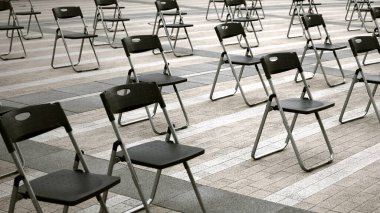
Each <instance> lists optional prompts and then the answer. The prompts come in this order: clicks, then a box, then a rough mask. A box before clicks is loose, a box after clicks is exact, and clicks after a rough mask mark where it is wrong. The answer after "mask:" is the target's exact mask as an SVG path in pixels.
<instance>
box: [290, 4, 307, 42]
mask: <svg viewBox="0 0 380 213" xmlns="http://www.w3.org/2000/svg"><path fill="white" fill-rule="evenodd" d="M303 2H304V0H292V4H291V6H290V9H289V15H290V16H291V19H290V24H289V27H288V32H287V34H286V36H287V37H288V38H298V37H302V36H303V35H304V34H305V31H304V29H303V26H302V21H301V17H302V16H303V14H305V9H304V6H303ZM296 16H297V17H298V21H299V23H294V18H295V17H296ZM293 25H301V28H302V35H297V36H291V35H290V31H291V28H292V26H293Z"/></svg>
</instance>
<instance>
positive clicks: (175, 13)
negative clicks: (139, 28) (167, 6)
mask: <svg viewBox="0 0 380 213" xmlns="http://www.w3.org/2000/svg"><path fill="white" fill-rule="evenodd" d="M220 1H221V0H220ZM223 1H224V0H223ZM162 15H163V16H166V17H173V22H172V23H173V24H175V23H177V18H178V17H179V15H181V16H184V15H187V12H183V11H180V10H173V11H170V10H169V11H166V12H163V13H162ZM160 19H161V17H160V13H159V12H156V18H155V19H154V23H153V32H152V34H155V32H156V30H157V25H158V24H159V23H158V22H159V20H160ZM171 29H172V30H171V32H170V39H171V40H175V37H174V36H173V33H174V29H175V28H171ZM159 37H166V35H165V36H159ZM177 39H186V37H182V38H177Z"/></svg>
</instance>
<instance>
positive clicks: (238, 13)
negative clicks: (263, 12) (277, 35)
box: [224, 0, 262, 48]
mask: <svg viewBox="0 0 380 213" xmlns="http://www.w3.org/2000/svg"><path fill="white" fill-rule="evenodd" d="M224 4H225V5H226V9H227V15H226V20H225V23H229V22H239V23H243V27H244V29H245V30H246V31H247V32H250V33H253V34H254V36H255V39H256V43H257V44H256V45H254V46H250V47H258V46H259V45H260V42H259V39H258V37H257V34H256V29H255V27H254V25H253V22H254V21H259V23H260V24H261V21H260V18H259V17H258V18H254V17H252V16H251V15H252V13H251V12H250V11H249V10H248V9H247V2H246V1H245V0H224ZM242 6H243V7H244V8H242ZM243 12H244V13H245V14H243ZM257 16H258V15H257ZM249 26H250V27H251V28H252V29H251V30H249V29H248V28H249ZM261 30H262V29H261ZM257 31H260V30H257ZM242 39H243V36H238V37H237V40H238V44H239V45H240V47H241V48H247V47H246V46H243V45H242V44H241V40H242Z"/></svg>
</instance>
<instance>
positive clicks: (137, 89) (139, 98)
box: [100, 82, 166, 122]
mask: <svg viewBox="0 0 380 213" xmlns="http://www.w3.org/2000/svg"><path fill="white" fill-rule="evenodd" d="M100 97H101V99H102V102H103V105H104V108H105V109H106V112H107V115H108V118H109V120H110V121H111V122H112V121H114V120H115V117H114V114H118V113H123V112H127V111H131V110H135V109H138V108H141V107H145V106H148V105H151V104H154V103H158V104H160V106H161V108H164V107H165V106H166V105H165V102H164V99H163V98H162V95H161V92H160V90H159V89H158V86H157V84H156V83H154V82H153V83H135V84H125V85H120V86H116V87H113V88H110V89H108V90H106V91H104V92H102V93H101V94H100Z"/></svg>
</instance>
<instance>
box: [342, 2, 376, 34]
mask: <svg viewBox="0 0 380 213" xmlns="http://www.w3.org/2000/svg"><path fill="white" fill-rule="evenodd" d="M353 1H354V7H353V9H352V12H351V16H350V19H349V20H348V25H347V31H357V30H361V29H362V28H363V27H364V29H365V30H366V31H367V32H368V33H370V32H371V31H370V30H369V29H368V28H367V26H366V24H365V23H366V22H371V21H366V17H367V14H368V13H369V12H370V11H371V2H370V1H369V0H361V1H358V0H353ZM364 6H367V8H364ZM355 12H357V14H358V19H353V16H354V13H355ZM362 12H364V17H363V15H362ZM348 13H349V10H347V13H346V18H345V19H346V20H347V15H348ZM354 20H360V22H361V25H360V28H356V29H352V28H351V23H352V21H354Z"/></svg>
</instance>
